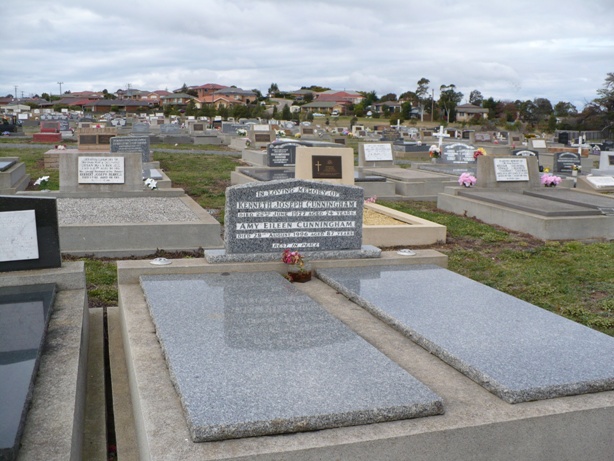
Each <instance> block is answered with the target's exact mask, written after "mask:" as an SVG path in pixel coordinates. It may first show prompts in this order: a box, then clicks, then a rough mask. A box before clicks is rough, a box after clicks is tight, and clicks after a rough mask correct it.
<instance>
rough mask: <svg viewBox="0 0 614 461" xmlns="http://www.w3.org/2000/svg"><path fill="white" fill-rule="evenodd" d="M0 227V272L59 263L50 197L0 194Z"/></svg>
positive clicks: (54, 211) (53, 203) (54, 208)
mask: <svg viewBox="0 0 614 461" xmlns="http://www.w3.org/2000/svg"><path fill="white" fill-rule="evenodd" d="M32 218H34V219H32ZM0 229H2V238H0V272H8V271H18V270H30V269H43V268H51V267H60V266H61V265H62V258H61V256H60V234H59V230H58V211H57V206H56V201H55V199H54V198H47V197H15V196H11V195H9V196H0Z"/></svg>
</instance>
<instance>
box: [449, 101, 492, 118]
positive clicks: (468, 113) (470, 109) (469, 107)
mask: <svg viewBox="0 0 614 461" xmlns="http://www.w3.org/2000/svg"><path fill="white" fill-rule="evenodd" d="M474 118H483V119H487V118H488V109H483V108H482V107H478V106H475V105H473V104H462V105H460V106H456V121H458V122H469V121H471V120H473V119H474Z"/></svg>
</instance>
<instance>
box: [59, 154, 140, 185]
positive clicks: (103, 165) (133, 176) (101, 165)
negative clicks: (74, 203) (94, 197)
mask: <svg viewBox="0 0 614 461" xmlns="http://www.w3.org/2000/svg"><path fill="white" fill-rule="evenodd" d="M59 156H60V191H62V192H91V193H96V192H113V191H116V192H140V191H143V162H142V160H141V154H140V153H139V152H117V153H115V154H112V155H110V154H108V153H99V152H91V153H90V152H88V153H87V154H77V155H75V154H72V153H65V152H62V153H60V154H59Z"/></svg>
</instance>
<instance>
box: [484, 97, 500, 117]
mask: <svg viewBox="0 0 614 461" xmlns="http://www.w3.org/2000/svg"><path fill="white" fill-rule="evenodd" d="M481 106H482V107H483V108H484V109H488V119H489V120H496V119H498V118H499V117H500V116H501V114H502V110H503V108H502V103H501V101H497V100H495V99H493V97H492V96H491V97H490V98H488V99H486V100H484V101H482V104H481Z"/></svg>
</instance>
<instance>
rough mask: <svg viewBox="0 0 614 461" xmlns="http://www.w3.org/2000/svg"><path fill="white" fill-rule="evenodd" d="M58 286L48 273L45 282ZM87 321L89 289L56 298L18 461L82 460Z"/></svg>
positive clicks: (62, 294) (12, 274) (61, 294)
mask: <svg viewBox="0 0 614 461" xmlns="http://www.w3.org/2000/svg"><path fill="white" fill-rule="evenodd" d="M80 264H81V267H83V266H82V264H83V263H80ZM8 274H10V276H16V277H17V278H19V273H18V272H16V273H3V274H2V283H3V284H4V282H5V279H6V278H8V277H9V275H8ZM31 279H32V278H27V279H26V280H25V281H24V280H23V279H22V281H21V283H19V281H18V282H17V283H13V284H12V285H19V284H23V283H34V282H31ZM83 279H85V277H84V276H83ZM53 281H54V278H53V275H52V274H51V273H48V274H47V276H45V282H47V283H49V282H53ZM88 318H89V315H88V313H87V293H86V291H85V288H83V289H78V290H64V291H62V290H60V291H59V292H58V293H57V295H56V300H55V302H54V307H53V312H52V314H51V320H50V322H49V328H48V330H47V338H46V340H45V346H44V352H43V355H42V357H41V364H40V368H39V371H38V375H37V378H36V384H35V387H34V393H33V397H32V403H31V406H30V410H29V412H28V416H27V419H26V426H25V430H24V434H23V437H22V439H21V448H20V451H19V454H18V458H17V459H18V460H19V461H30V460H32V461H39V460H41V459H44V460H57V461H66V460H71V461H72V460H80V459H82V453H81V452H82V447H83V426H84V407H85V391H86V368H87V344H88Z"/></svg>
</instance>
